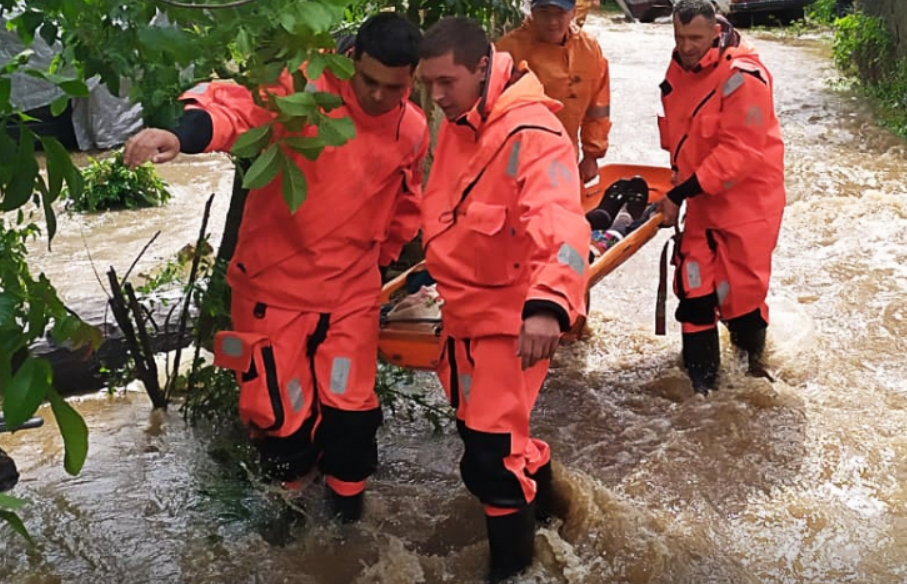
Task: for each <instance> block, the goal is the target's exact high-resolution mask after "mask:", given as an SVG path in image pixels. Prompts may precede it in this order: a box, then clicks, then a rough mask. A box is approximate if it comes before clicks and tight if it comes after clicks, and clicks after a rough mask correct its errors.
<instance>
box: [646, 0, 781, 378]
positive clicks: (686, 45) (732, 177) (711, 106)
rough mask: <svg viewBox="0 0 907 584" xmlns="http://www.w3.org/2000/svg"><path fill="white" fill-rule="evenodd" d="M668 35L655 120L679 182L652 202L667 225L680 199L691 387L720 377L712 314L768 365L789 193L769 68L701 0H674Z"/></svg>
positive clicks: (679, 285) (678, 257) (680, 277)
mask: <svg viewBox="0 0 907 584" xmlns="http://www.w3.org/2000/svg"><path fill="white" fill-rule="evenodd" d="M674 36H675V39H676V45H677V46H676V49H675V50H674V53H673V56H672V58H671V63H670V66H669V67H668V71H667V76H666V78H665V80H664V82H663V83H662V84H661V91H662V103H663V106H664V114H665V115H664V117H663V118H661V119H659V129H660V133H661V146H662V147H663V148H665V149H666V150H667V151H668V152H669V153H670V155H671V166H672V168H673V170H674V173H675V185H676V186H675V187H674V188H673V189H671V191H669V192H668V194H667V197H666V198H664V199H663V200H662V201H661V203H660V210H661V212H662V213H664V215H665V225H674V224H676V222H677V214H678V209H679V207H680V205H681V204H683V203H684V202H686V206H687V212H686V220H685V224H684V230H683V235H682V237H681V242H680V246H679V249H677V250H676V252H675V258H674V263H675V273H674V276H675V277H674V289H675V292H676V294H677V296H678V298H679V300H680V303H679V305H678V307H677V313H676V317H677V320H678V321H679V322H680V323H681V328H682V330H683V360H684V366H685V367H686V369H687V373H688V374H689V376H690V379H691V381H692V384H693V388H694V389H695V390H696V391H697V392H701V393H707V392H708V391H709V390H710V389H713V388H714V387H715V384H716V380H717V377H718V368H719V364H720V352H719V345H718V329H717V322H718V319H719V318H720V319H721V320H722V321H723V322H724V323H725V324H726V325H727V327H728V330H729V331H730V337H731V341H732V343H733V344H734V345H735V346H736V347H737V349H738V350H739V351H740V352H741V353H742V354H745V355H746V358H747V362H748V367H749V373H750V374H751V375H757V376H768V373H767V372H766V370H765V367H764V363H763V353H764V350H765V336H766V335H765V333H766V328H767V327H768V321H769V315H768V306H767V305H766V303H765V298H766V295H767V294H768V285H769V278H770V276H771V263H772V252H773V251H774V249H775V245H776V244H777V241H778V232H779V230H780V228H781V216H782V214H783V212H784V205H785V192H784V144H783V142H782V140H781V129H780V126H779V124H778V119H777V117H776V115H775V108H774V102H773V98H772V77H771V75H770V74H769V72H768V70H767V69H766V67H765V65H764V64H763V63H762V62H761V61H760V59H759V56H758V55H757V54H756V52H755V51H754V50H753V49H752V48H751V47H749V46H746V45H744V44H743V43H742V42H741V41H740V37H739V35H738V34H737V33H736V31H734V30H733V28H731V27H730V25H729V24H728V23H727V22H726V21H724V20H723V19H720V20H719V18H718V17H716V14H715V10H714V8H713V7H712V4H711V2H710V1H709V0H680V1H678V2H677V3H675V5H674Z"/></svg>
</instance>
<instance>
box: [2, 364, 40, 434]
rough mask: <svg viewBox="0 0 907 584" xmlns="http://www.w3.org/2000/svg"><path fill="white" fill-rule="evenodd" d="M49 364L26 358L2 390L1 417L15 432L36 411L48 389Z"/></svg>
mask: <svg viewBox="0 0 907 584" xmlns="http://www.w3.org/2000/svg"><path fill="white" fill-rule="evenodd" d="M51 375H52V372H51V369H50V363H48V362H47V360H46V359H35V358H32V357H28V358H26V360H25V362H24V363H23V364H22V366H21V367H19V370H18V371H16V373H15V375H13V378H12V379H11V380H10V381H9V385H8V386H6V387H4V388H0V389H2V390H3V416H4V418H5V419H6V425H7V426H9V427H10V428H12V429H13V430H15V429H16V428H18V427H19V426H21V425H22V424H24V423H25V422H26V420H28V419H29V418H30V417H32V416H33V415H34V413H35V412H36V411H37V410H38V406H40V405H41V402H43V401H44V396H45V395H46V394H47V390H48V389H50V379H51Z"/></svg>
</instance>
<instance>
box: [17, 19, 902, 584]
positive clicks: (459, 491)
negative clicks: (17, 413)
mask: <svg viewBox="0 0 907 584" xmlns="http://www.w3.org/2000/svg"><path fill="white" fill-rule="evenodd" d="M587 29H588V30H590V31H591V32H593V33H594V34H595V35H597V37H598V38H599V40H600V42H601V44H602V46H603V48H604V52H605V54H606V55H607V56H608V57H609V59H610V61H611V75H612V77H611V84H612V92H613V96H612V104H613V105H612V116H613V119H614V130H613V133H612V136H611V144H612V147H611V150H610V152H609V154H608V157H607V159H606V161H609V162H634V163H643V164H654V165H666V164H667V154H666V153H664V152H662V151H660V150H659V149H658V136H657V130H656V126H655V115H656V114H657V113H658V112H659V111H660V105H659V101H658V95H659V94H658V84H659V82H660V81H661V79H662V78H663V74H664V71H665V68H666V65H667V62H668V58H669V54H670V51H671V48H672V46H673V37H672V32H671V29H670V27H669V26H668V25H658V24H656V25H643V24H625V23H617V22H613V21H612V20H610V19H608V18H592V19H590V21H589V22H588V23H587ZM754 41H755V43H756V45H757V46H758V47H759V49H760V51H761V53H762V55H763V56H764V60H765V62H766V64H767V66H768V67H769V68H770V70H771V71H772V73H773V74H774V77H775V87H776V103H777V109H778V112H779V116H780V119H781V123H782V126H783V132H784V138H785V140H786V143H787V158H786V165H787V187H788V206H787V210H786V214H785V218H784V225H783V228H782V232H781V239H780V243H779V247H778V250H777V252H776V255H775V270H774V274H773V280H772V289H771V293H770V298H769V304H770V307H771V311H772V312H771V314H772V325H771V327H770V329H769V342H770V357H769V361H770V366H771V368H772V369H773V370H774V371H776V372H777V375H778V381H777V382H775V383H774V384H771V383H769V382H768V381H766V380H761V379H759V380H753V379H748V378H745V377H743V376H742V375H741V373H740V371H739V370H737V368H736V366H735V364H734V360H733V358H732V355H731V352H730V351H728V350H727V349H725V351H724V353H723V358H724V362H725V364H724V366H723V370H722V372H723V380H722V384H721V389H720V390H719V391H717V392H716V393H714V394H713V395H712V396H710V397H709V398H708V399H703V398H702V397H698V396H694V395H693V394H692V392H691V390H690V387H689V384H688V383H687V382H686V379H685V376H684V374H683V372H682V371H681V369H680V368H679V366H678V365H679V357H678V353H679V348H680V333H679V329H678V327H677V326H676V324H672V325H670V326H669V334H668V336H665V337H656V336H655V335H654V334H653V319H654V311H655V296H656V287H657V274H658V257H659V254H660V251H661V244H662V243H663V241H664V240H665V238H666V234H661V235H659V237H658V239H656V240H655V241H653V242H652V243H650V244H649V245H648V246H646V247H645V248H644V249H643V250H642V251H641V252H640V253H638V254H637V255H636V256H634V257H633V258H632V259H631V260H630V261H629V262H627V263H626V264H625V265H624V266H622V267H621V268H620V269H619V270H618V271H616V272H615V273H613V274H611V275H610V276H608V277H607V278H606V279H605V280H604V281H603V282H602V283H601V284H600V285H598V286H597V287H596V288H595V289H594V290H593V294H592V317H591V319H590V322H591V328H592V330H593V334H592V336H591V338H590V339H588V340H587V341H585V342H581V343H578V344H574V345H572V346H570V347H568V348H566V349H564V350H563V351H562V352H561V354H560V355H559V356H558V358H557V359H556V363H555V367H554V369H553V370H552V374H551V376H550V379H549V381H548V383H547V385H546V388H545V389H544V390H543V394H542V396H541V398H540V400H539V403H538V407H537V411H536V415H535V431H536V433H537V434H538V435H539V436H540V437H542V438H545V439H547V440H548V441H549V442H550V443H551V446H552V450H553V453H554V457H555V460H556V461H557V463H558V466H557V467H556V470H557V471H558V477H557V486H558V489H559V491H560V492H561V493H562V494H563V496H564V497H565V498H566V500H567V501H568V502H569V513H568V514H567V516H566V517H565V518H564V519H563V520H561V521H558V522H556V523H555V524H554V525H552V526H551V527H550V528H546V529H542V530H540V531H539V534H538V536H537V539H536V549H537V552H538V560H537V561H536V563H535V564H534V566H533V567H532V569H531V571H530V573H529V574H528V575H527V576H526V577H525V578H524V579H522V580H521V581H522V582H533V583H546V584H547V583H552V584H553V583H569V584H580V583H590V584H595V583H611V582H615V583H633V584H644V583H645V584H655V583H659V584H680V583H685V584H702V583H728V584H748V583H777V584H782V583H783V584H788V583H814V584H832V583H839V582H854V583H867V584H870V583H871V584H888V583H893V584H894V583H904V582H907V491H905V485H907V376H905V374H904V354H905V349H907V347H905V340H904V339H905V336H907V302H905V297H907V245H905V242H907V192H905V191H907V186H905V177H907V154H905V144H904V143H903V142H900V141H898V140H896V139H895V138H893V137H891V136H890V135H889V134H887V133H886V132H885V131H883V130H880V129H878V128H876V127H875V125H874V124H873V121H872V118H871V115H870V112H869V110H868V108H867V106H866V105H865V104H864V103H863V102H862V101H861V100H859V99H858V98H856V97H853V96H851V95H850V94H848V93H846V92H842V91H836V90H834V89H832V88H831V87H830V82H831V81H833V80H834V78H835V71H834V70H833V68H832V66H831V63H830V60H829V56H828V48H827V47H828V45H827V42H824V41H822V40H821V39H803V38H801V39H793V40H785V39H783V38H778V37H777V36H775V37H770V36H766V35H765V34H760V35H759V36H757V37H756V38H755V39H754ZM161 172H162V174H163V175H164V177H165V179H166V180H168V181H169V182H171V184H172V185H174V187H175V197H174V200H173V201H172V202H171V204H170V205H169V206H168V207H166V208H164V209H159V210H150V211H136V212H128V213H122V214H119V215H115V216H114V215H97V216H92V217H88V218H82V217H72V218H64V219H62V220H61V226H60V235H58V237H57V239H56V240H55V245H54V250H53V252H52V253H48V252H47V251H46V249H44V248H42V247H41V246H40V245H38V246H36V248H35V254H36V255H35V258H36V262H37V264H38V265H40V266H41V267H42V268H43V269H44V270H45V271H46V272H47V273H48V274H49V275H50V276H51V278H52V280H53V281H54V282H55V283H56V284H57V286H58V287H59V288H60V290H61V292H62V294H63V296H64V297H65V298H67V299H68V300H70V301H73V302H77V301H79V300H80V299H85V298H92V297H95V298H96V297H97V296H98V294H99V287H98V284H97V282H96V281H95V278H94V275H93V273H92V268H91V263H90V262H89V259H88V252H86V249H87V250H89V251H90V253H91V256H92V258H93V260H94V263H95V264H96V265H97V266H98V269H99V270H104V269H106V267H107V266H108V265H114V266H116V267H117V268H118V270H121V271H122V270H125V268H126V267H128V265H129V264H130V263H131V262H132V260H133V259H134V257H135V256H136V254H137V253H138V252H139V250H140V249H141V248H142V246H143V245H144V244H145V243H146V242H147V241H148V239H149V238H150V237H151V236H152V235H153V234H154V232H156V231H157V230H161V231H162V235H161V236H160V237H159V239H158V242H157V244H156V245H155V246H154V247H153V248H152V249H151V250H150V251H149V253H148V255H147V256H146V258H145V259H143V260H142V261H141V262H140V264H139V266H138V268H137V269H139V270H144V269H150V267H151V266H153V265H154V264H155V263H157V262H160V261H162V260H164V259H167V258H169V257H171V256H172V254H173V253H175V252H176V250H178V249H180V248H181V247H183V246H184V245H186V244H187V243H190V242H192V241H194V239H195V237H196V234H197V231H198V225H199V221H200V215H201V209H202V207H203V204H204V200H205V198H206V197H207V195H208V194H209V193H211V192H216V193H218V195H217V202H216V203H215V212H214V218H213V224H212V234H213V236H214V238H215V239H217V238H218V237H219V234H220V230H221V229H222V225H223V217H224V214H225V210H226V206H227V203H228V196H229V192H230V184H231V181H232V172H231V170H230V167H229V164H228V163H227V162H226V161H225V160H224V159H223V158H220V157H216V156H200V157H195V158H189V157H183V158H181V159H180V160H179V161H178V162H177V163H175V164H171V165H170V166H166V167H162V168H161ZM672 309H673V306H669V310H672ZM723 335H724V336H723V341H724V342H725V343H724V344H725V346H726V345H727V342H726V341H727V336H726V334H725V333H723ZM417 386H418V388H419V389H420V390H421V391H425V392H427V393H429V394H431V395H437V394H438V393H439V389H438V386H437V384H436V382H435V380H434V379H433V378H432V377H431V376H427V375H425V376H419V377H417ZM74 404H75V406H76V407H77V408H78V409H79V410H80V411H81V412H82V414H83V415H84V416H85V418H86V420H87V422H88V425H89V427H90V430H91V452H90V457H89V459H88V462H87V464H86V466H85V469H84V471H83V473H82V474H81V475H80V476H78V477H69V476H67V475H66V474H65V473H64V471H63V469H62V451H61V441H60V439H59V437H58V435H57V433H56V431H55V428H53V425H52V424H48V425H47V426H45V427H44V428H43V429H40V430H32V431H27V432H21V433H18V434H16V435H15V436H9V435H3V436H2V437H0V445H2V446H3V448H5V449H7V450H9V451H10V452H11V453H12V454H13V455H14V456H15V458H16V460H17V461H18V463H19V466H20V471H21V472H22V480H21V483H20V485H19V486H18V487H17V488H16V490H15V491H14V494H16V495H18V496H20V497H23V498H25V499H27V500H28V501H29V505H28V506H27V507H26V508H24V510H23V511H22V513H21V515H22V517H23V519H24V521H25V523H26V525H27V526H28V528H29V530H30V531H31V533H32V534H33V536H34V537H35V539H36V541H37V542H38V543H37V547H34V548H29V547H28V546H27V545H26V544H25V543H24V542H22V541H21V540H20V539H18V538H16V537H14V536H13V535H12V532H11V531H9V530H8V529H7V528H0V581H2V582H10V583H15V584H51V583H58V582H60V583H82V582H85V583H88V582H92V583H99V584H100V583H105V584H106V583H110V584H121V583H129V584H140V583H149V584H151V583H193V584H195V583H198V584H201V583H220V582H229V583H250V584H252V583H255V584H277V583H300V584H308V583H319V584H348V583H356V584H365V583H378V582H381V583H392V584H396V583H401V584H402V583H418V582H424V583H436V582H451V583H461V582H463V583H472V582H479V581H481V578H482V575H483V573H484V568H485V562H486V557H487V555H486V553H487V552H486V548H485V543H484V522H483V519H482V513H481V509H480V507H479V505H478V503H477V502H476V501H474V500H473V499H472V498H471V497H470V496H469V495H468V494H467V493H466V490H465V488H464V487H463V486H462V485H461V483H460V479H459V476H458V470H457V461H458V459H459V456H460V452H461V446H460V443H459V440H458V438H457V437H456V433H455V432H454V430H453V429H452V428H450V427H447V428H446V429H445V431H443V432H442V433H441V434H439V435H438V434H434V433H432V431H431V429H430V427H429V425H428V424H426V423H424V422H416V423H412V422H410V421H408V420H407V419H406V417H405V416H396V417H395V416H392V415H390V414H389V415H388V421H387V423H386V424H385V426H384V428H383V429H382V431H381V434H380V446H381V467H380V470H379V471H378V474H377V475H376V476H375V479H374V481H373V482H372V486H371V488H370V491H369V494H368V502H367V509H366V519H365V520H364V521H363V522H362V523H361V524H359V525H355V526H338V525H335V524H334V523H332V522H331V521H328V520H327V519H326V517H325V511H324V505H323V501H322V499H321V491H320V487H319V485H313V486H312V488H310V489H309V490H308V491H307V492H306V493H304V494H303V495H302V500H301V501H299V502H298V503H299V505H300V506H301V509H302V510H303V511H304V513H300V512H296V511H293V510H288V508H287V507H286V506H285V505H282V504H280V503H279V501H276V495H275V493H273V492H272V491H270V490H269V489H267V488H264V487H262V486H259V485H255V484H250V483H249V482H248V481H247V480H245V479H243V472H242V469H235V468H234V469H231V468H225V467H224V466H223V465H220V464H218V463H217V462H215V460H214V459H213V458H212V457H211V456H210V455H209V449H210V445H209V443H208V441H207V436H208V435H209V433H208V432H207V431H206V430H204V429H193V428H189V427H187V426H186V425H185V424H184V422H183V420H182V418H181V417H180V416H179V414H178V413H176V412H170V413H151V411H150V404H149V403H148V400H147V398H146V397H145V396H144V395H142V394H140V393H119V394H117V395H114V396H109V395H106V394H101V395H95V396H86V397H83V398H80V399H78V400H75V401H74ZM48 419H49V420H51V418H48Z"/></svg>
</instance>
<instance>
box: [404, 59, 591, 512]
mask: <svg viewBox="0 0 907 584" xmlns="http://www.w3.org/2000/svg"><path fill="white" fill-rule="evenodd" d="M491 63H492V64H491V65H490V71H489V77H488V80H487V82H486V84H485V93H484V95H483V96H482V98H481V99H480V100H479V102H478V103H477V104H476V106H475V107H474V108H473V109H472V110H471V111H469V112H468V113H467V114H464V115H463V116H462V117H461V118H459V119H458V120H456V121H454V122H451V121H447V120H445V121H444V122H442V124H441V129H440V133H439V136H438V143H437V148H436V150H435V161H434V166H433V168H432V173H431V176H430V178H429V182H428V185H427V187H426V191H425V197H424V200H423V207H422V218H423V244H424V246H425V257H426V261H427V264H428V269H429V271H430V272H431V274H432V275H433V276H434V277H435V279H436V280H437V282H438V291H439V293H440V295H441V296H442V298H443V299H444V311H443V330H444V335H445V340H444V343H443V346H444V354H443V355H442V357H441V359H440V363H441V365H440V368H439V376H440V379H441V383H442V385H444V387H445V389H446V391H447V393H448V396H449V398H450V400H451V403H452V404H453V406H454V408H455V409H456V412H457V420H458V422H457V426H458V430H459V432H460V435H461V437H462V438H463V440H464V443H465V452H464V455H463V461H462V463H461V471H462V475H463V479H464V482H465V483H466V486H467V487H468V488H469V490H470V491H471V492H472V493H473V494H475V495H476V496H477V497H479V499H480V500H481V501H482V502H483V503H485V505H486V509H487V510H488V512H489V514H492V515H493V514H495V513H496V511H494V509H499V508H503V509H507V510H512V509H516V508H520V507H521V506H525V505H527V504H528V503H529V502H531V501H532V500H533V498H534V497H535V489H536V487H535V481H534V480H533V479H532V478H531V477H532V475H533V474H534V473H535V472H537V471H538V469H539V468H540V467H541V466H543V465H545V464H547V463H548V457H549V455H548V447H547V445H546V444H544V442H541V441H539V440H534V439H531V438H530V437H529V416H530V413H531V410H532V407H533V404H534V403H535V400H536V398H537V396H538V392H539V389H540V387H541V384H542V381H543V379H544V377H545V374H546V372H547V369H548V363H547V362H540V363H538V364H536V365H535V366H534V367H531V368H530V369H528V370H525V371H523V370H521V368H520V359H519V357H517V340H518V335H519V333H520V330H521V327H522V323H523V319H524V317H526V316H528V315H529V314H534V313H537V312H539V311H542V310H548V311H549V312H550V313H551V314H553V315H555V316H557V318H558V320H559V322H560V325H561V328H562V330H567V329H568V328H569V326H570V324H571V323H572V322H573V321H575V320H576V319H577V318H578V317H579V316H580V315H582V314H584V310H585V308H584V305H583V298H584V293H585V289H586V282H587V278H588V270H587V267H586V251H585V250H586V249H587V248H588V245H589V237H590V231H589V225H588V223H587V222H586V220H585V218H584V216H583V211H582V208H581V206H580V188H581V187H580V179H579V172H578V169H577V166H576V161H575V155H574V151H573V147H572V146H571V144H570V141H569V140H568V138H567V137H566V136H565V135H564V131H563V128H562V126H561V124H560V123H559V122H558V121H557V118H556V117H555V116H554V114H553V113H552V112H554V111H556V110H557V108H558V107H559V105H558V104H557V102H555V101H554V100H552V99H551V98H549V97H546V96H545V95H544V92H543V88H542V86H541V83H540V82H539V81H538V79H537V78H536V77H535V76H534V75H533V74H531V73H529V72H528V71H525V70H518V69H515V68H514V66H513V61H512V59H511V58H510V56H509V55H507V54H506V53H493V56H492V62H491Z"/></svg>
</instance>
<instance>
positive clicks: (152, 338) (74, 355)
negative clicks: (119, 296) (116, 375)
mask: <svg viewBox="0 0 907 584" xmlns="http://www.w3.org/2000/svg"><path fill="white" fill-rule="evenodd" d="M181 301H182V295H180V294H172V295H168V296H166V297H158V298H156V299H155V302H154V303H153V305H149V303H148V302H147V300H146V301H145V302H143V304H144V306H145V308H146V309H147V311H146V312H145V318H146V319H147V320H148V321H150V322H153V323H154V325H153V326H152V327H151V330H149V331H148V342H149V345H150V348H151V350H152V351H153V352H155V353H163V352H167V351H173V350H175V349H177V348H185V347H186V346H188V345H189V344H190V343H191V341H192V335H191V333H187V332H186V330H188V331H191V330H192V329H193V326H194V320H195V318H196V314H195V311H190V314H189V326H187V327H186V330H184V332H183V334H182V335H180V327H179V322H178V319H177V314H176V313H177V312H178V311H179V306H180V303H181ZM174 307H176V308H174ZM71 308H73V310H74V311H75V312H76V313H77V314H78V315H79V316H80V317H81V318H82V320H84V321H85V322H86V323H88V324H90V325H92V326H94V327H96V328H98V329H99V330H100V331H101V334H102V336H103V342H102V343H101V346H100V347H99V348H98V350H97V351H95V352H94V353H92V352H91V351H89V350H88V349H87V348H83V349H78V350H73V349H72V347H69V346H66V345H59V344H57V343H55V342H54V341H53V340H52V339H49V338H45V339H43V340H42V341H40V342H38V343H37V344H35V345H34V346H33V347H32V351H31V352H32V355H34V356H35V357H42V358H44V359H47V360H48V361H49V362H50V365H51V368H52V369H53V372H54V388H55V389H56V390H57V391H58V392H60V393H61V394H63V395H75V394H79V393H88V392H92V391H97V390H99V389H101V388H103V387H104V386H105V385H107V383H108V381H109V380H110V377H111V373H112V372H116V371H118V370H121V369H122V368H123V367H124V366H125V365H126V364H127V363H128V361H129V351H128V348H127V339H126V337H125V335H124V334H123V331H122V330H120V327H119V326H117V324H116V322H115V321H114V318H113V313H112V312H111V311H110V309H109V307H108V301H107V299H98V300H97V301H93V302H90V303H86V304H83V305H80V306H74V307H71Z"/></svg>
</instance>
